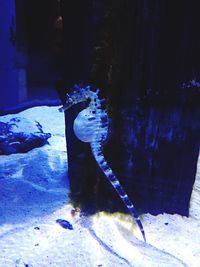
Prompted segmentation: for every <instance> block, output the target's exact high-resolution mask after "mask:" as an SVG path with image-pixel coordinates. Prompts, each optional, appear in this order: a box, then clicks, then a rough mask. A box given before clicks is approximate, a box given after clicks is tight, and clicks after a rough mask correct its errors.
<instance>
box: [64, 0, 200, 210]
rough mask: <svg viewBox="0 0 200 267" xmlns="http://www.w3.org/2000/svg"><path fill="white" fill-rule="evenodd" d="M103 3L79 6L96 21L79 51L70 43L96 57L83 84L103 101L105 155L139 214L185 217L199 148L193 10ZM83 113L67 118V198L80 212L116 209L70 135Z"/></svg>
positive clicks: (164, 5) (87, 156)
mask: <svg viewBox="0 0 200 267" xmlns="http://www.w3.org/2000/svg"><path fill="white" fill-rule="evenodd" d="M100 2H101V1H98V0H96V1H94V2H93V3H94V4H95V5H94V6H89V4H88V3H87V4H86V3H85V4H84V8H85V9H86V10H87V11H88V10H90V11H91V10H93V16H91V17H90V18H89V20H90V22H92V21H94V22H95V23H96V24H95V23H94V24H93V25H95V27H93V28H92V29H93V31H91V35H89V34H88V33H87V35H86V36H87V38H89V41H88V39H87V41H86V42H85V43H84V42H83V40H82V41H81V44H79V45H78V44H77V42H76V40H75V39H76V38H75V37H74V36H73V34H71V36H72V39H70V40H71V41H72V43H73V40H74V42H76V50H77V51H79V52H77V53H80V52H81V51H83V50H84V49H85V50H84V51H86V52H87V55H90V56H91V54H92V55H93V57H88V60H86V61H84V62H85V63H88V65H89V66H91V67H90V75H88V76H85V81H87V82H91V83H92V84H95V85H97V86H98V87H100V88H101V89H102V93H103V94H104V96H105V97H106V98H107V103H108V105H107V108H108V112H109V115H110V117H111V119H112V127H111V128H112V132H111V136H110V139H109V141H108V143H107V144H106V145H105V149H104V153H105V156H106V158H107V160H108V162H109V163H110V165H111V167H112V168H113V170H114V171H115V173H116V175H117V177H118V178H119V180H120V181H121V183H122V184H123V186H124V187H125V189H126V191H127V192H128V193H129V195H130V197H131V199H132V200H133V201H134V203H135V205H136V208H137V209H138V210H140V211H141V212H151V213H153V214H158V213H162V212H169V213H180V214H183V215H188V206H189V201H190V195H191V190H192V185H193V183H194V179H195V173H196V163H197V158H198V153H199V145H200V125H199V119H198V118H199V117H200V110H199V103H200V90H199V85H200V83H199V81H200V74H199V69H200V66H199V64H200V63H199V62H200V60H199V59H198V58H199V56H200V49H199V48H200V43H199V39H198V25H199V22H200V21H199V20H200V18H199V16H198V12H197V10H198V8H197V6H195V5H190V4H189V3H188V1H182V3H181V9H180V6H179V5H178V4H176V3H173V4H172V3H170V2H169V1H167V0H166V1H162V2H160V1H154V2H153V3H152V2H149V1H146V0H143V1H139V0H134V1H131V0H125V1H123V0H115V1H114V0H110V1H103V2H101V4H99V3H100ZM87 5H88V9H87ZM68 8H69V7H68ZM73 10H74V9H73V8H72V11H73ZM68 12H69V9H68ZM87 14H88V13H87ZM71 16H73V15H72V13H71ZM83 20H84V15H83V14H82V16H81V17H80V19H79V20H78V21H76V25H75V27H76V29H79V30H80V29H83V25H85V24H82V21H83ZM86 21H88V18H87V20H86ZM71 27H72V28H71V31H72V30H73V26H71ZM68 33H69V31H68ZM66 38H70V36H69V35H68V36H67V37H66ZM81 38H83V39H84V38H86V37H84V36H81ZM91 40H95V42H94V43H95V44H94V47H93V50H91V51H88V46H87V45H88V43H90V41H91ZM86 43H87V44H86ZM90 44H91V43H90ZM84 45H85V46H87V47H85V48H84ZM90 52H91V53H90ZM67 53H70V47H69V46H68V50H67ZM77 55H78V54H77ZM85 55H86V54H85ZM91 58H92V63H91ZM79 67H80V65H79ZM83 69H84V68H83V66H82V70H80V69H79V70H78V74H77V75H76V70H75V69H74V70H73V71H74V76H73V79H74V80H73V81H72V80H70V83H71V84H72V83H76V82H77V81H79V80H80V78H79V77H80V75H79V74H80V73H82V77H83V76H84V75H83V73H85V72H84V71H85V70H83ZM71 71H72V69H71ZM76 76H77V80H76ZM89 76H90V77H89ZM70 77H72V76H71V75H70ZM70 79H71V78H70ZM81 109H82V107H80V106H79V107H76V108H74V110H72V111H71V112H72V113H71V115H69V114H68V115H66V118H67V122H68V129H67V139H68V154H69V176H70V179H71V189H72V198H74V199H76V200H77V202H78V203H79V204H81V205H83V206H84V205H86V206H87V207H91V203H92V204H93V205H94V206H96V208H100V209H107V208H108V209H111V210H120V209H121V208H122V205H121V203H120V201H119V200H118V199H117V197H116V196H115V193H114V192H113V191H112V189H111V188H110V187H109V185H108V184H107V182H106V181H105V177H104V176H103V175H102V174H101V173H100V172H99V170H98V168H97V166H96V164H95V162H94V161H93V158H92V157H91V152H90V150H89V148H88V146H87V145H86V144H83V143H80V142H79V141H78V140H76V138H75V136H74V134H73V129H72V126H70V125H73V120H74V118H75V117H76V114H77V113H78V111H80V110H81ZM91 200H92V201H91Z"/></svg>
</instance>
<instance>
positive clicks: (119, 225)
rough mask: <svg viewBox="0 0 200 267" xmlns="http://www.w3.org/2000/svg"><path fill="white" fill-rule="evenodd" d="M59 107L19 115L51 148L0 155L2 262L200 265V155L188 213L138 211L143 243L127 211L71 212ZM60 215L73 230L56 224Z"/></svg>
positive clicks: (62, 266)
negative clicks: (34, 125) (46, 134)
mask: <svg viewBox="0 0 200 267" xmlns="http://www.w3.org/2000/svg"><path fill="white" fill-rule="evenodd" d="M57 109H58V107H35V108H31V109H28V110H25V111H23V112H21V113H19V114H17V116H18V117H19V116H21V117H25V118H27V119H29V120H37V121H39V122H40V123H41V124H42V125H43V130H44V132H51V133H52V137H51V138H50V139H49V145H45V146H44V147H42V148H36V149H33V150H32V151H30V152H28V153H26V154H15V155H9V156H0V180H1V189H0V201H1V205H0V267H14V266H17V267H23V266H26V267H43V266H45V267H46V266H51V267H126V266H134V267H135V266H136V267H140V266H141V267H146V266H147V267H151V266H152V267H166V266H169V267H172V266H177V267H179V266H190V267H197V266H200V232H199V227H200V221H199V219H200V209H199V207H200V160H199V164H198V172H197V178H196V182H195V185H194V190H193V194H192V201H191V208H190V217H189V218H186V217H183V216H180V215H168V214H163V215H158V216H152V215H150V214H145V215H143V216H142V221H143V224H144V228H145V232H146V236H147V244H144V243H143V241H142V238H141V235H140V232H139V230H138V228H137V226H136V225H135V224H134V223H133V221H132V219H131V218H130V216H129V215H122V214H119V213H116V214H112V215H109V214H106V213H103V212H101V213H99V214H96V215H95V216H91V217H80V216H79V214H78V213H77V214H75V216H72V215H71V209H72V208H73V207H71V206H70V204H69V202H68V192H69V185H68V182H67V181H66V173H67V155H66V144H65V137H64V116H63V114H62V113H59V112H58V111H57ZM5 117H6V119H7V118H9V117H11V118H12V117H13V115H7V116H5ZM5 117H4V118H2V117H1V118H0V120H1V119H2V120H3V119H5ZM59 218H61V219H66V220H68V221H69V222H70V223H71V224H72V225H73V227H74V230H69V229H64V228H62V227H61V226H60V225H58V224H57V223H56V220H57V219H59ZM165 223H168V224H165Z"/></svg>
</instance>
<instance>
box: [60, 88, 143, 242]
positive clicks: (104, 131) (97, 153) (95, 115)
mask: <svg viewBox="0 0 200 267" xmlns="http://www.w3.org/2000/svg"><path fill="white" fill-rule="evenodd" d="M98 93H99V89H97V91H95V92H94V91H93V90H91V88H90V86H86V87H81V86H79V85H75V86H74V91H73V92H72V93H70V94H67V100H66V103H65V104H64V105H63V107H61V108H59V111H65V110H67V109H69V108H70V107H72V106H73V105H76V104H78V103H80V102H84V101H88V100H89V101H90V102H89V106H88V107H87V108H86V109H84V110H82V111H80V112H79V114H78V115H77V117H76V119H75V120H74V125H73V129H74V133H75V135H76V137H77V138H78V139H79V140H81V141H83V142H86V143H89V144H90V147H91V150H92V153H93V156H94V158H95V160H96V162H97V164H98V165H99V167H100V168H101V170H102V171H103V173H104V174H105V176H106V177H107V179H108V180H109V182H110V183H111V184H112V186H113V187H114V189H115V190H116V192H117V194H118V195H119V197H120V198H121V200H122V201H123V202H124V204H125V206H126V207H127V209H128V211H129V213H130V214H131V216H132V217H133V219H134V220H135V221H136V223H137V225H138V227H139V229H140V232H141V234H142V236H143V239H144V241H145V242H146V237H145V232H144V228H143V225H142V223H141V220H140V218H139V217H138V214H137V212H136V210H135V208H134V205H133V203H132V201H131V200H130V199H129V197H128V195H127V194H126V192H125V191H124V189H123V187H122V185H121V184H120V182H119V181H118V179H117V177H116V176H115V174H114V173H113V171H112V169H111V168H110V167H109V165H108V163H107V161H106V159H105V158H104V155H103V152H102V144H103V142H104V141H105V140H106V138H107V136H108V129H109V118H108V115H107V112H106V110H104V109H102V102H103V101H104V100H100V99H99V97H98Z"/></svg>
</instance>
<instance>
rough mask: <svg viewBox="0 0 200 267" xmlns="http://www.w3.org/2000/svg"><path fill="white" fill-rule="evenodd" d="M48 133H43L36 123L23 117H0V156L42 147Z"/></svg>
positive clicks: (48, 136) (48, 135) (39, 125)
mask: <svg viewBox="0 0 200 267" xmlns="http://www.w3.org/2000/svg"><path fill="white" fill-rule="evenodd" d="M50 137H51V134H50V133H44V132H43V129H42V125H41V124H40V123H39V122H38V121H36V120H35V121H29V120H27V119H25V118H23V117H15V116H14V117H13V118H12V119H10V120H8V119H7V117H6V116H2V117H0V155H9V154H13V153H25V152H27V151H30V150H31V149H33V148H35V147H40V146H43V145H44V144H45V143H46V141H47V139H48V138H50Z"/></svg>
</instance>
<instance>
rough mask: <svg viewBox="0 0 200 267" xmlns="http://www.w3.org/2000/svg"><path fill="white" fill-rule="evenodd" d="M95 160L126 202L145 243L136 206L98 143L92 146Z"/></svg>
mask: <svg viewBox="0 0 200 267" xmlns="http://www.w3.org/2000/svg"><path fill="white" fill-rule="evenodd" d="M90 146H91V149H92V152H93V155H94V158H95V160H96V162H97V163H98V165H99V167H100V168H101V170H102V171H103V173H104V174H105V176H106V177H107V179H108V181H109V182H110V183H111V184H112V186H113V188H114V189H115V190H116V192H117V194H118V195H119V197H120V198H121V200H122V201H123V202H124V204H125V206H126V207H127V209H128V211H129V213H130V215H131V216H132V217H133V218H134V220H135V221H136V223H137V225H138V227H139V229H140V232H141V234H142V237H143V239H144V241H145V242H146V236H145V232H144V228H143V225H142V222H141V220H140V218H139V216H138V214H137V212H136V210H135V208H134V205H133V203H132V201H131V200H130V198H129V197H128V195H127V194H126V192H125V190H124V189H123V187H122V185H121V184H120V182H119V180H118V179H117V178H116V176H115V174H114V173H113V171H112V169H111V168H110V167H109V165H108V163H107V161H106V160H105V158H104V155H103V153H102V150H101V145H100V144H98V145H97V143H96V142H93V143H91V144H90Z"/></svg>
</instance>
